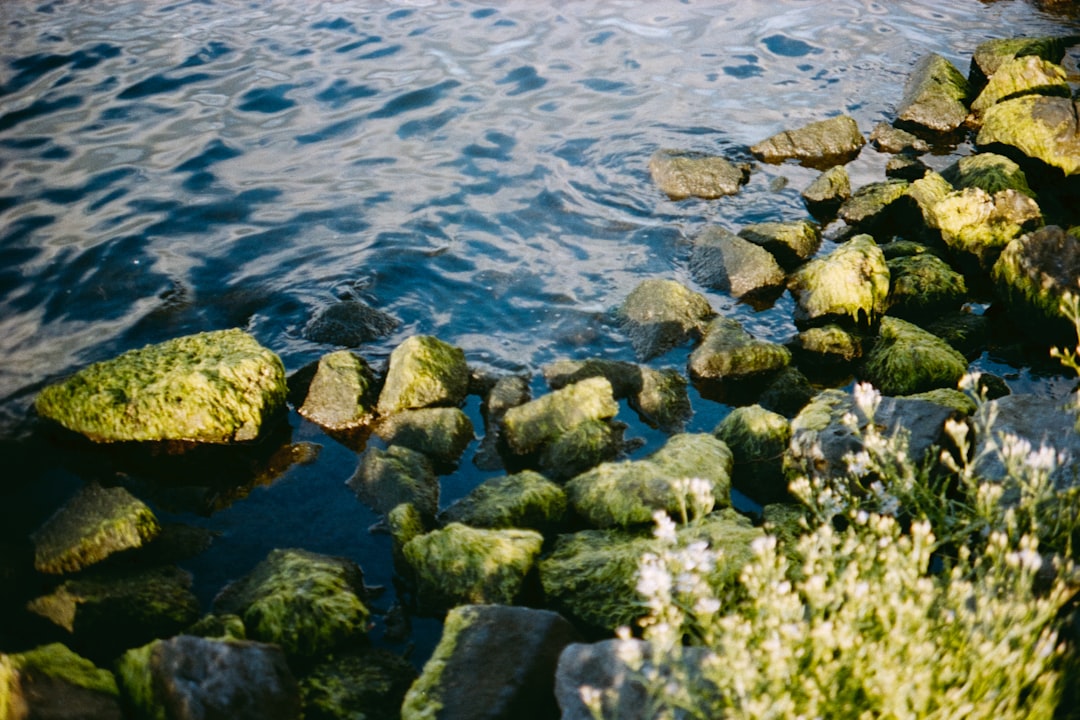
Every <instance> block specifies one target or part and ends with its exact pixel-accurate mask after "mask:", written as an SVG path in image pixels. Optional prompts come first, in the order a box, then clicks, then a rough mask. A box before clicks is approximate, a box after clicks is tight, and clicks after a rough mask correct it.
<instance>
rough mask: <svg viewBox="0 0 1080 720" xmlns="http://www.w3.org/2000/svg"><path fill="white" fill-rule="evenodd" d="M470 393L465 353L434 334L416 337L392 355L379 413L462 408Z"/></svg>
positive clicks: (405, 342) (380, 395) (380, 399)
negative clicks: (432, 408) (440, 407)
mask: <svg viewBox="0 0 1080 720" xmlns="http://www.w3.org/2000/svg"><path fill="white" fill-rule="evenodd" d="M468 391H469V366H468V364H467V363H466V362H465V352H464V351H463V350H462V349H461V348H459V347H455V346H454V345H451V344H449V343H447V342H443V341H442V340H440V339H438V338H436V337H433V336H431V335H413V336H412V337H410V338H409V339H407V340H405V341H404V342H403V343H401V344H400V345H398V346H397V347H396V348H394V351H393V352H392V353H390V362H389V365H388V367H387V370H386V384H385V385H384V386H383V389H382V392H381V393H379V403H378V409H379V414H381V415H392V414H394V413H395V412H399V411H401V410H409V409H414V408H422V407H430V406H435V405H449V406H454V405H460V404H461V403H462V402H463V401H464V400H465V396H466V395H467V394H468Z"/></svg>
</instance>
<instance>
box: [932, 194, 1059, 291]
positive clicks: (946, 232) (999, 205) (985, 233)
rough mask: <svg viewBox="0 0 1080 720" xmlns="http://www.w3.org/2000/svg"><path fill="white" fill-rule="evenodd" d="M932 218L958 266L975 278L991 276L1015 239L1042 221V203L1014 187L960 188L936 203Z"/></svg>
mask: <svg viewBox="0 0 1080 720" xmlns="http://www.w3.org/2000/svg"><path fill="white" fill-rule="evenodd" d="M931 217H932V221H933V224H934V226H935V227H937V228H938V229H939V230H940V231H941V238H942V240H944V241H945V244H946V245H947V246H948V247H949V249H950V250H952V251H953V253H954V255H955V257H956V258H957V263H958V266H959V267H960V268H961V270H962V271H963V272H964V274H965V275H967V276H968V277H972V278H975V279H980V278H983V277H986V276H987V275H989V273H990V269H991V268H992V267H993V265H994V263H995V262H997V259H998V257H1000V255H1001V251H1002V250H1004V249H1005V246H1006V245H1008V244H1009V242H1010V241H1011V240H1012V239H1013V238H1016V237H1018V236H1019V235H1020V234H1022V233H1023V232H1024V231H1025V230H1029V229H1034V228H1035V227H1038V226H1039V225H1041V224H1042V212H1041V211H1040V210H1039V206H1038V205H1037V204H1036V203H1035V201H1034V200H1032V199H1031V198H1030V197H1028V196H1027V195H1024V194H1023V193H1019V192H1016V191H1015V190H1000V191H998V192H996V193H994V194H993V195H990V194H989V193H987V192H985V191H984V190H982V189H981V188H966V189H964V190H958V191H956V192H953V193H950V194H949V195H947V196H946V197H945V199H943V200H942V201H941V202H939V203H937V204H936V205H934V206H933V208H932V209H931Z"/></svg>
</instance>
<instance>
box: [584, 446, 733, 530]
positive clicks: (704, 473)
mask: <svg viewBox="0 0 1080 720" xmlns="http://www.w3.org/2000/svg"><path fill="white" fill-rule="evenodd" d="M731 467H732V456H731V451H730V450H728V448H727V446H726V445H724V443H722V442H720V441H719V440H717V439H716V438H714V437H713V436H711V435H707V434H701V433H683V434H680V435H674V436H672V437H671V438H670V439H669V440H668V442H667V443H666V444H665V445H664V446H663V447H662V448H660V449H659V450H657V451H656V452H655V453H653V454H652V455H650V456H649V457H647V458H644V459H642V460H626V461H622V462H612V463H604V464H602V465H599V466H597V467H595V468H593V469H592V470H589V471H588V472H584V473H582V474H580V475H578V476H577V477H575V478H574V479H572V480H571V481H570V482H568V483H567V484H566V495H567V499H568V500H569V502H570V506H571V507H572V508H573V509H574V511H575V512H576V513H577V514H578V515H580V516H581V517H583V518H584V519H585V520H586V521H588V522H589V523H590V524H591V525H593V526H594V527H612V526H616V525H617V526H622V527H627V526H632V525H640V524H645V523H650V522H652V519H653V513H654V512H656V511H657V510H664V511H667V512H668V513H669V514H671V515H673V516H678V515H679V514H680V512H681V509H682V508H685V507H687V505H686V502H687V500H686V498H685V496H684V494H683V492H682V491H681V490H680V489H678V488H677V487H676V485H675V483H676V482H678V481H682V480H688V479H690V478H701V479H703V480H705V481H706V482H708V483H709V485H710V487H711V489H712V494H713V497H714V499H715V507H718V508H720V507H727V506H728V505H730V504H731ZM709 509H711V508H709Z"/></svg>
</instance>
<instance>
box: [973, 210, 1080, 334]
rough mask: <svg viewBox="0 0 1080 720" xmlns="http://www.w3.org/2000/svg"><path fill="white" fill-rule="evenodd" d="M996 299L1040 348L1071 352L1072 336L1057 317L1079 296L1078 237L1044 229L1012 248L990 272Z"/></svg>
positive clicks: (1072, 330) (1070, 328) (1015, 242)
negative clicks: (1067, 302)
mask: <svg viewBox="0 0 1080 720" xmlns="http://www.w3.org/2000/svg"><path fill="white" fill-rule="evenodd" d="M992 276H993V280H994V287H995V289H996V292H997V296H998V297H999V298H1000V299H1001V301H1002V303H1003V304H1004V306H1005V308H1006V310H1007V311H1008V313H1009V315H1010V316H1012V317H1013V318H1014V319H1015V320H1016V321H1017V325H1018V326H1019V327H1020V328H1021V330H1022V331H1023V332H1025V333H1027V334H1028V336H1029V337H1031V338H1033V339H1035V340H1036V341H1037V342H1039V343H1040V344H1043V345H1051V344H1060V345H1064V346H1071V345H1073V344H1074V343H1075V342H1076V330H1075V328H1074V327H1073V325H1072V323H1071V322H1070V321H1069V320H1067V319H1066V318H1065V317H1064V316H1063V315H1062V313H1061V302H1062V300H1063V299H1064V297H1065V293H1067V292H1069V293H1076V292H1077V286H1076V283H1077V278H1078V277H1080V232H1078V231H1071V232H1066V231H1065V230H1063V229H1062V228H1060V227H1058V226H1057V225H1048V226H1046V227H1044V228H1040V229H1039V230H1036V231H1035V232H1033V233H1028V234H1026V235H1023V236H1021V237H1019V238H1016V239H1015V240H1013V241H1012V242H1010V243H1009V244H1008V245H1007V246H1006V247H1005V250H1004V251H1002V253H1001V257H1000V258H998V261H997V263H996V264H995V265H994V268H993V272H992Z"/></svg>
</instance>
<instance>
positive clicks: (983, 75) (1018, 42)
mask: <svg viewBox="0 0 1080 720" xmlns="http://www.w3.org/2000/svg"><path fill="white" fill-rule="evenodd" d="M1076 42H1077V38H1076V36H1072V37H1049V36H1048V37H1035V38H1027V37H1020V38H995V39H993V40H987V41H985V42H982V43H979V45H978V47H976V48H975V52H974V53H972V56H971V68H970V70H969V72H968V80H969V82H970V83H971V87H972V89H973V90H975V91H979V90H982V88H983V87H984V86H985V85H986V83H987V79H988V78H990V77H991V76H992V75H993V74H994V73H995V72H997V69H998V68H999V67H1000V66H1001V65H1002V64H1003V63H1006V62H1008V61H1009V60H1012V59H1014V58H1020V57H1027V56H1035V57H1039V58H1042V59H1043V60H1048V61H1049V62H1052V63H1060V62H1061V61H1062V59H1063V58H1064V57H1065V48H1066V47H1068V46H1069V45H1073V44H1075V43H1076Z"/></svg>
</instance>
